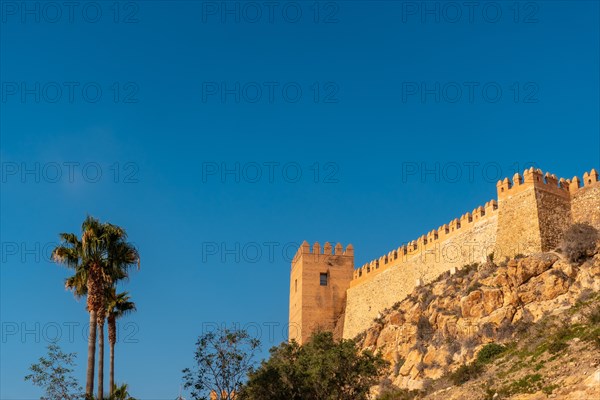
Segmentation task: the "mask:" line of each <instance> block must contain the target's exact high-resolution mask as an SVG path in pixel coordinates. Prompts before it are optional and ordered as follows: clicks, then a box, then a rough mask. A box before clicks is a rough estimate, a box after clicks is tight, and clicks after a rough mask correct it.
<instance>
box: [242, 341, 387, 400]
mask: <svg viewBox="0 0 600 400" xmlns="http://www.w3.org/2000/svg"><path fill="white" fill-rule="evenodd" d="M388 367H389V363H388V362H387V361H385V360H384V359H383V358H382V357H381V355H375V354H373V353H371V352H369V351H361V350H360V348H359V347H358V346H357V345H356V343H355V342H354V341H353V340H336V339H334V337H333V334H332V333H331V332H317V333H315V334H314V335H313V336H312V337H311V338H310V340H309V341H308V342H307V343H305V344H303V345H302V346H300V345H298V344H297V343H296V342H291V343H287V342H284V343H282V344H280V345H279V346H278V347H273V348H272V349H271V350H270V357H269V359H268V360H265V361H263V362H262V363H261V365H260V367H259V368H258V369H255V370H253V371H252V372H250V373H249V374H248V381H247V383H246V384H245V385H244V387H243V389H242V391H241V392H239V398H238V397H237V396H236V398H238V399H239V400H259V399H286V400H306V399H324V398H327V399H339V400H366V399H367V398H368V396H369V390H370V388H371V387H372V386H374V385H376V384H377V383H378V382H380V379H381V378H382V377H383V376H384V375H385V374H386V372H387V371H388ZM324 394H327V396H326V397H324Z"/></svg>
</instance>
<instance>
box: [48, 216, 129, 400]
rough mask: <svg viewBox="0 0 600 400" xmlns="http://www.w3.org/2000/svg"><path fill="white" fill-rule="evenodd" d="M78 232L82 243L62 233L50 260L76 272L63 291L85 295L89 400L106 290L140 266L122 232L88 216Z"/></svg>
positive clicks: (91, 394)
mask: <svg viewBox="0 0 600 400" xmlns="http://www.w3.org/2000/svg"><path fill="white" fill-rule="evenodd" d="M81 231H82V234H81V240H79V239H78V238H77V236H76V235H75V234H73V233H61V234H60V235H59V236H60V238H61V244H60V245H58V246H57V247H56V248H55V249H54V250H53V251H52V259H53V260H54V261H55V262H57V263H60V264H64V265H65V266H66V267H68V268H70V269H73V270H75V275H73V276H72V277H70V278H67V280H66V282H65V287H66V288H68V289H71V290H72V291H73V292H74V294H75V296H76V297H82V296H85V295H87V302H86V309H87V311H88V312H89V314H90V320H89V337H88V365H87V374H86V389H85V391H86V396H87V397H89V398H91V397H92V396H93V391H94V367H95V357H96V333H97V332H96V325H97V323H98V317H99V316H98V313H99V312H100V315H101V316H102V315H103V312H104V311H105V310H106V306H105V301H106V299H105V294H106V288H107V287H109V286H110V285H111V284H112V283H113V282H115V281H116V280H118V279H123V278H124V277H125V276H126V275H127V269H128V267H129V266H130V265H131V264H134V263H135V262H136V261H137V262H138V265H139V256H138V252H137V250H136V249H135V247H133V246H132V245H131V244H129V243H127V242H126V241H125V239H126V237H127V235H126V234H125V231H124V230H123V229H121V228H119V227H117V226H115V225H111V224H103V223H101V222H100V221H99V220H98V219H96V218H93V217H91V216H88V217H87V218H86V219H85V220H84V221H83V224H82V225H81ZM132 260H133V261H132ZM102 321H104V317H102ZM101 332H103V331H101ZM102 336H104V335H103V334H102ZM102 341H103V337H102ZM102 344H103V343H102ZM101 350H102V349H101ZM102 358H103V357H101V358H100V360H101V361H103V359H102ZM101 380H102V379H101ZM99 383H100V382H99ZM98 394H99V395H100V398H102V397H101V396H102V395H103V390H102V389H99V393H98Z"/></svg>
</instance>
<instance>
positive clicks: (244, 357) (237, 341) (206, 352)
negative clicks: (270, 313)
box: [183, 328, 260, 400]
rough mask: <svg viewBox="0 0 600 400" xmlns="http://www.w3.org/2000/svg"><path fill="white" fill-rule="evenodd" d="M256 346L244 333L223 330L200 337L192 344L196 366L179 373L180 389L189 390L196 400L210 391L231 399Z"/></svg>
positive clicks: (251, 366)
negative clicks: (182, 386)
mask: <svg viewBox="0 0 600 400" xmlns="http://www.w3.org/2000/svg"><path fill="white" fill-rule="evenodd" d="M259 345H260V341H259V340H258V339H255V338H252V337H251V336H250V335H249V334H248V332H246V331H245V330H230V329H226V328H223V329H217V330H215V331H211V332H208V333H205V334H203V335H201V336H200V337H199V338H198V341H197V342H196V352H195V356H194V359H195V360H196V365H194V367H193V368H192V369H190V368H186V369H184V370H183V374H184V376H183V381H184V388H185V389H191V395H192V398H194V399H197V400H200V399H204V398H205V397H204V396H208V395H210V392H212V391H214V392H216V393H225V394H226V396H225V399H227V400H231V399H232V398H233V396H234V394H235V393H238V392H239V391H240V389H241V387H242V384H243V381H244V380H245V378H246V375H247V374H248V373H250V372H251V371H252V370H253V366H254V355H255V353H256V351H257V349H258V347H259Z"/></svg>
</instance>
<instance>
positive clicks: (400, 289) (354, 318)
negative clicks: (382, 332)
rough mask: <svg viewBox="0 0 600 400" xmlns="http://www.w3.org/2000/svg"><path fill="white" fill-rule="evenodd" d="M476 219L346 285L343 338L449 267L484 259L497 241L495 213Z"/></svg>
mask: <svg viewBox="0 0 600 400" xmlns="http://www.w3.org/2000/svg"><path fill="white" fill-rule="evenodd" d="M490 214H491V215H489V216H488V217H487V218H482V219H480V220H479V221H476V222H474V223H473V224H472V226H470V227H469V228H465V229H461V231H460V232H459V233H457V234H455V235H452V236H451V237H450V238H448V239H446V240H444V241H442V242H441V243H436V244H435V245H434V246H428V248H427V249H424V250H423V251H421V252H419V253H417V254H413V255H409V256H408V257H407V258H399V259H397V260H396V262H394V263H393V264H392V265H391V266H389V267H388V268H385V269H384V270H383V271H382V272H380V273H377V274H375V275H373V277H370V278H369V280H366V281H364V282H361V283H359V284H353V285H352V286H351V287H350V288H349V289H348V298H347V302H346V310H345V318H344V329H343V332H344V335H343V336H344V338H346V339H350V338H353V337H355V336H356V335H357V334H359V333H360V332H361V331H363V330H364V329H366V328H367V327H368V326H369V325H370V324H371V323H372V322H373V320H374V319H375V318H376V317H377V316H378V314H379V313H380V311H382V310H384V309H386V308H389V307H391V306H392V305H394V303H396V302H398V301H399V300H401V299H403V298H404V297H406V295H408V294H409V293H410V292H412V290H413V289H414V287H415V285H416V284H418V281H420V282H421V283H426V282H430V281H432V280H434V279H435V278H436V277H437V276H439V275H440V274H442V273H444V272H445V271H448V270H450V269H452V268H461V267H462V266H464V265H465V264H470V263H473V262H481V261H485V259H486V257H487V255H488V254H489V253H490V252H492V251H493V246H494V243H495V242H496V228H497V221H498V218H497V215H496V213H490Z"/></svg>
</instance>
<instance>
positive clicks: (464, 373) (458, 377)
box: [448, 362, 483, 386]
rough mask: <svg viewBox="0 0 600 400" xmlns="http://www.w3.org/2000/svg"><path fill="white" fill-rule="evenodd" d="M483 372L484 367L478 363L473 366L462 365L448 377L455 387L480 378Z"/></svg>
mask: <svg viewBox="0 0 600 400" xmlns="http://www.w3.org/2000/svg"><path fill="white" fill-rule="evenodd" d="M482 372H483V365H481V364H480V363H478V362H474V363H472V364H464V365H461V366H460V367H459V368H458V369H457V370H456V371H454V372H452V373H451V374H450V375H449V376H448V377H449V378H450V381H452V383H453V384H454V385H457V386H458V385H462V384H463V383H465V382H468V381H470V380H471V379H474V378H476V377H478V376H479V375H480V374H481V373H482Z"/></svg>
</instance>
